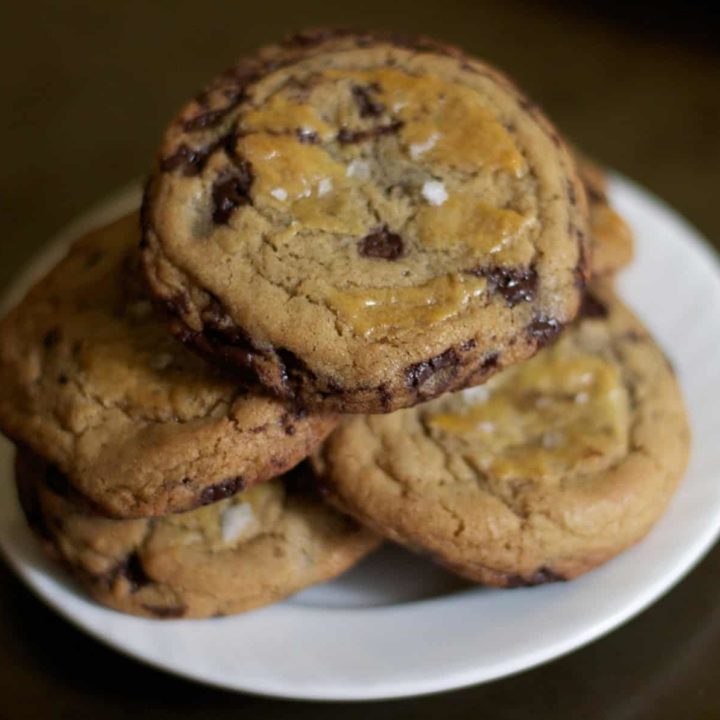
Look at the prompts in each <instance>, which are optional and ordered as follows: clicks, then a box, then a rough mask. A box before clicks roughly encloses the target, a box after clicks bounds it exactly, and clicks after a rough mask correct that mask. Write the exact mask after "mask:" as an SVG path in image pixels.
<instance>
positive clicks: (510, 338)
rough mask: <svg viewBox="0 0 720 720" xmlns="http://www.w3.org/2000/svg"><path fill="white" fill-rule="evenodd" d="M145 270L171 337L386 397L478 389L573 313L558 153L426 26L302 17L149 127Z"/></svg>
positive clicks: (540, 129)
mask: <svg viewBox="0 0 720 720" xmlns="http://www.w3.org/2000/svg"><path fill="white" fill-rule="evenodd" d="M145 210H146V211H145V213H144V241H143V252H142V257H143V265H144V268H145V272H146V275H147V279H148V282H149V286H150V288H151V292H152V293H154V295H155V296H156V297H157V298H158V299H159V300H160V301H162V302H163V303H164V304H165V306H166V307H167V308H168V309H169V310H170V311H171V312H172V313H173V314H174V316H175V321H174V323H173V326H174V331H175V333H176V334H177V335H178V337H180V339H181V340H183V341H184V342H186V343H188V344H190V345H194V346H196V347H199V348H200V349H201V350H202V351H203V352H205V353H214V354H215V355H216V356H218V357H220V358H222V359H223V360H224V361H229V362H233V363H235V364H236V365H238V366H241V367H249V368H251V369H252V370H253V371H254V372H255V373H256V374H257V377H258V378H259V380H260V382H261V383H263V384H264V385H265V386H266V387H268V388H269V389H271V390H272V391H274V392H275V393H277V394H278V395H280V396H284V397H290V398H295V399H299V400H301V401H302V402H303V403H305V404H306V405H308V406H321V407H324V408H326V409H331V410H340V411H344V412H388V411H391V410H394V409H396V408H401V407H406V406H410V405H413V404H415V403H417V402H419V401H421V400H427V399H430V398H433V397H435V396H437V395H440V394H441V393H443V392H445V391H447V390H452V389H457V388H461V387H465V386H467V385H472V384H478V383H481V382H483V381H484V380H486V379H487V378H488V377H489V376H490V375H492V374H493V373H494V372H496V371H497V370H499V369H501V368H503V367H505V366H509V365H512V364H514V363H517V362H519V361H521V360H524V359H526V358H528V357H529V356H531V355H532V354H533V353H534V352H535V351H536V350H537V349H538V348H539V347H541V346H542V345H544V344H545V343H546V342H547V341H548V340H549V339H550V338H551V337H553V336H554V335H555V334H556V333H557V332H558V331H559V330H560V329H561V328H562V327H563V326H564V325H565V324H566V323H568V322H569V321H570V320H572V318H573V317H574V315H575V313H576V311H577V307H578V304H579V300H580V294H581V289H582V286H583V282H584V276H585V273H586V271H587V268H586V263H585V259H584V250H585V247H584V245H585V242H586V240H585V238H586V225H587V209H586V198H585V192H584V190H583V187H582V184H581V183H580V182H579V180H578V178H577V176H576V172H575V167H574V161H573V159H572V158H571V156H570V154H569V153H568V151H567V150H566V148H565V145H564V143H563V142H562V140H561V139H560V138H559V136H558V134H557V133H556V131H555V130H554V129H553V127H552V126H551V125H550V123H549V122H548V121H547V120H546V119H545V118H544V117H543V115H542V114H541V112H540V111H539V110H538V108H537V107H536V106H534V105H533V104H532V103H531V102H530V101H529V100H528V99H527V98H525V97H524V96H523V95H522V94H521V93H520V92H519V91H518V90H517V89H516V88H515V87H514V86H513V85H512V83H511V82H510V81H509V80H508V79H507V78H505V77H504V76H503V75H501V74H500V73H498V72H497V71H495V70H494V69H492V68H491V67H489V66H487V65H486V64H484V63H481V62H479V61H477V60H475V59H473V58H471V57H467V56H465V55H463V54H462V53H461V52H460V51H458V50H456V49H454V48H449V47H446V46H443V45H440V44H438V43H435V42H434V41H430V40H427V39H423V38H421V39H415V40H409V39H407V38H402V37H397V36H392V35H377V34H376V35H372V34H362V33H361V34H352V33H344V32H339V31H321V32H312V33H305V34H301V35H299V36H296V37H294V38H292V39H290V40H289V41H287V42H286V43H285V44H283V45H282V46H278V47H271V48H266V49H264V50H261V51H260V52H259V53H258V55H257V56H256V57H254V58H250V59H245V60H241V61H240V62H239V63H238V64H237V65H236V66H235V67H234V68H232V69H230V70H229V71H227V72H226V73H224V74H223V75H221V76H220V77H218V78H217V79H216V80H215V81H214V82H213V83H212V84H211V85H210V86H209V87H208V88H207V89H206V90H205V91H204V92H202V93H201V94H200V95H199V96H198V97H197V98H196V99H195V100H193V101H192V102H191V103H190V104H189V105H187V106H186V107H185V108H184V109H183V110H182V112H181V113H180V114H179V116H178V117H177V118H176V119H175V120H174V122H173V123H172V125H171V126H170V128H169V129H168V131H167V133H166V135H165V138H164V140H163V143H162V147H161V150H160V155H159V160H158V163H157V166H156V167H155V169H154V172H153V174H152V177H151V179H150V182H149V184H148V186H147V191H146V196H145Z"/></svg>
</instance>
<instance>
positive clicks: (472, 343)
mask: <svg viewBox="0 0 720 720" xmlns="http://www.w3.org/2000/svg"><path fill="white" fill-rule="evenodd" d="M476 347H477V340H475V338H470V339H469V340H466V341H465V342H464V343H462V344H461V345H460V347H459V348H458V349H459V350H460V352H469V351H470V350H474V349H475V348H476Z"/></svg>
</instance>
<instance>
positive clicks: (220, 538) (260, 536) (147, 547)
mask: <svg viewBox="0 0 720 720" xmlns="http://www.w3.org/2000/svg"><path fill="white" fill-rule="evenodd" d="M16 477H17V483H18V491H19V495H20V499H21V502H22V505H23V509H24V510H25V513H26V516H27V518H28V520H29V522H30V525H31V526H32V528H33V529H34V530H35V532H36V534H37V535H38V536H39V537H40V539H41V540H42V541H43V545H44V547H45V548H46V550H47V551H48V552H49V553H50V554H51V555H52V556H53V557H54V558H56V559H58V560H60V561H61V562H62V563H63V564H64V565H66V566H67V567H68V568H69V569H70V570H71V571H72V572H73V574H74V575H75V576H76V577H77V578H78V579H79V580H80V582H81V583H82V584H83V585H84V586H85V588H86V589H87V591H88V592H89V593H90V594H91V595H92V596H93V597H94V598H95V599H96V600H97V601H98V602H100V603H102V604H103V605H107V606H108V607H111V608H114V609H116V610H120V611H121V612H126V613H132V614H133V615H144V616H147V617H153V618H202V617H213V616H218V615H230V614H233V613H239V612H244V611H246V610H251V609H252V608H256V607H260V606H261V605H267V604H269V603H272V602H275V601H276V600H280V599H282V598H284V597H287V596H288V595H292V594H293V593H295V592H298V591H299V590H302V589H303V588H305V587H308V586H309V585H313V584H315V583H319V582H323V581H325V580H329V579H330V578H333V577H335V576H336V575H339V574H340V573H342V572H344V571H345V570H347V569H348V568H350V567H351V566H352V565H354V564H355V563H356V562H357V561H358V560H360V559H361V558H363V557H364V556H365V555H367V554H368V553H369V552H371V551H372V550H374V549H375V548H376V547H377V546H378V545H379V543H380V541H379V539H378V538H377V537H375V536H374V535H372V534H371V533H370V532H369V531H367V530H364V529H362V528H360V527H359V526H358V525H356V524H355V522H354V521H353V520H350V519H349V518H347V517H345V516H343V515H341V514H340V513H338V512H336V511H335V510H332V509H331V508H329V507H327V506H325V505H324V504H323V503H321V502H320V501H319V500H317V499H314V498H313V497H312V496H311V495H310V494H309V493H308V492H304V491H302V490H298V489H297V488H296V487H294V485H293V479H292V478H290V479H288V480H284V479H282V478H278V479H274V480H270V481H269V482H266V483H261V484H260V485H256V486H255V487H253V488H250V489H249V490H245V491H243V492H241V493H238V494H237V495H234V496H233V497H232V498H227V499H225V500H221V501H220V502H217V503H214V504H213V505H210V506H208V507H204V508H199V509H197V510H192V511H190V512H186V513H181V514H178V515H170V516H167V517H163V518H149V519H137V520H111V519H109V518H104V517H100V516H98V515H94V514H92V513H91V512H89V511H88V510H87V509H85V508H82V507H81V506H78V505H76V504H74V503H73V502H72V501H71V500H69V499H68V498H67V497H65V496H64V494H63V492H62V490H61V489H59V488H62V487H63V485H64V484H65V481H64V480H63V479H62V478H61V477H59V476H58V473H57V471H55V470H53V469H52V468H51V467H50V466H49V465H47V464H46V463H45V462H44V461H43V460H42V459H40V458H39V456H36V455H32V454H31V453H28V452H27V451H21V452H20V453H18V456H17V459H16Z"/></svg>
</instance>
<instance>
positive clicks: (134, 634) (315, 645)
mask: <svg viewBox="0 0 720 720" xmlns="http://www.w3.org/2000/svg"><path fill="white" fill-rule="evenodd" d="M612 199H613V201H614V202H615V203H616V205H617V207H618V209H619V210H620V212H621V213H622V214H623V215H624V216H625V217H626V218H628V220H629V221H630V223H631V224H632V226H633V228H634V230H635V232H636V236H637V259H636V261H635V263H634V264H633V266H632V268H631V269H629V270H628V271H627V272H625V273H624V274H623V276H622V280H621V283H620V285H621V291H622V294H623V295H624V297H625V298H626V299H627V300H628V302H629V304H630V305H631V306H632V307H634V308H635V309H636V310H637V311H638V312H639V314H640V315H641V316H642V317H643V318H644V319H645V321H646V322H647V323H648V325H649V326H650V328H651V329H652V330H653V332H655V333H656V334H657V337H658V338H659V340H660V342H661V344H662V345H664V347H665V348H666V350H667V351H668V353H669V355H670V356H671V358H672V360H673V362H674V363H675V365H676V368H677V370H678V373H679V377H680V380H681V382H682V385H683V389H684V392H685V397H686V399H687V403H688V407H689V410H690V415H691V420H692V426H693V453H692V460H691V465H690V469H689V471H688V475H687V477H686V479H685V481H684V483H683V484H682V485H681V487H680V490H679V492H678V494H677V496H676V497H675V499H674V501H673V503H672V505H671V507H670V510H669V512H668V513H667V515H666V516H665V517H664V518H663V519H662V520H661V521H660V523H659V524H658V525H657V527H656V528H655V530H654V531H653V532H652V533H651V534H650V536H649V537H648V538H647V539H646V540H645V541H643V542H642V543H641V544H640V545H638V546H637V547H635V548H633V549H631V550H630V551H628V552H627V553H625V554H624V555H622V556H620V557H619V558H616V559H615V560H613V561H612V562H610V563H608V564H607V565H606V566H604V567H603V568H600V569H599V570H596V571H595V572H592V573H589V574H588V575H585V576H584V577H582V578H580V579H578V580H575V581H574V582H571V583H567V584H562V583H561V584H555V585H547V586H543V587H538V588H529V589H517V590H512V591H498V590H487V589H480V588H468V587H467V586H463V585H462V584H460V583H459V582H458V581H456V580H454V579H453V578H452V577H451V576H449V575H447V574H445V573H444V572H443V571H440V570H438V569H435V568H434V567H432V566H430V565H429V564H427V563H425V562H424V561H421V560H419V559H416V558H414V557H412V556H411V555H409V554H406V553H405V552H403V551H401V550H399V549H393V548H387V549H385V550H383V551H381V552H380V553H379V554H377V555H376V556H374V557H372V558H370V559H369V560H367V561H365V562H364V563H363V564H361V566H360V567H358V568H356V569H355V570H353V571H352V572H350V573H348V574H347V575H345V576H344V577H343V578H341V579H339V580H336V581H335V582H332V583H329V584H326V585H324V586H320V587H316V588H313V589H311V590H308V591H306V592H304V593H302V594H300V595H298V596H296V597H294V598H292V599H291V600H288V601H286V602H283V603H281V604H279V605H275V606H273V607H269V608H265V609H262V610H258V611H255V612H252V613H248V614H246V615H241V616H237V617H231V618H224V619H216V620H203V621H162V622H160V621H153V620H145V619H140V618H133V617H128V616H125V615H121V614H119V613H116V612H112V611H110V610H105V609H103V608H102V607H100V606H98V605H95V604H94V603H93V602H90V601H88V600H86V599H85V597H84V595H83V594H82V593H81V592H79V591H78V589H77V588H76V586H75V584H74V583H73V582H72V581H71V580H69V579H68V578H67V577H66V576H65V574H63V573H62V572H60V571H58V570H57V569H56V568H55V567H53V566H52V565H51V564H50V563H48V562H47V561H46V560H45V559H44V558H43V556H42V555H41V553H40V552H39V550H38V548H37V546H36V545H35V543H34V541H33V538H32V537H31V535H30V533H29V532H28V530H27V529H26V528H25V525H24V523H23V521H22V519H21V516H20V511H19V509H18V506H17V502H16V499H15V492H14V489H13V483H12V476H11V455H12V453H11V447H10V445H9V444H8V443H5V442H3V443H2V445H1V446H0V473H2V474H3V476H4V477H3V482H2V483H0V546H1V547H2V549H3V550H4V552H5V555H6V556H7V558H8V560H9V562H10V564H11V565H12V566H13V567H14V568H15V570H16V571H17V573H18V574H19V575H20V577H21V578H22V579H23V580H24V581H25V582H26V583H27V584H28V585H29V586H30V587H31V588H32V589H33V590H34V591H35V592H36V593H37V594H38V595H39V596H40V597H42V598H43V599H44V600H45V601H46V602H47V603H49V604H50V605H51V606H53V607H54V608H55V609H56V610H57V611H58V612H59V613H61V614H62V615H63V616H64V617H66V618H67V619H69V620H70V621H72V622H74V623H75V624H76V625H78V626H79V627H81V628H83V629H84V630H86V631H87V632H88V633H90V634H91V635H94V636H95V637H96V638H98V639H100V640H102V641H103V642H106V643H108V644H109V645H111V646H113V647H115V648H117V649H118V650H121V651H123V652H125V653H127V654H129V655H132V656H133V657H136V658H138V659H141V660H144V661H146V662H148V663H150V664H152V665H154V666H156V667H159V668H163V669H165V670H168V671H170V672H174V673H177V674H179V675H184V676H186V677H189V678H193V679H196V680H200V681H203V682H206V683H210V684H213V685H219V686H222V687H225V688H231V689H235V690H245V691H250V692H254V693H262V694H265V695H275V696H282V697H290V698H315V699H343V700H351V699H353V700H358V699H371V698H391V697H403V696H408V695H420V694H423V693H430V692H436V691H439V690H447V689H451V688H459V687H462V686H465V685H471V684H473V683H480V682H486V681H488V680H492V679H494V678H499V677H502V676H504V675H508V674H510V673H515V672H518V671H520V670H523V669H525V668H529V667H532V666H533V665H537V664H539V663H542V662H545V661H547V660H550V659H551V658H555V657H558V656H559V655H562V654H563V653H567V652H569V651H570V650H573V649H575V648H577V647H580V646H581V645H584V644H585V643H587V642H590V641H591V640H593V639H594V638H597V637H599V636H600V635H602V634H604V633H607V632H608V631H610V630H612V629H613V628H615V627H617V626H618V625H620V624H621V623H623V622H624V621H626V620H627V619H628V618H630V617H632V616H633V615H635V614H637V613H638V612H640V611H641V610H642V609H643V608H645V607H647V606H648V605H649V604H650V603H652V602H653V601H654V600H657V598H659V597H660V596H661V595H662V594H663V593H664V592H666V591H667V590H668V588H670V587H671V586H672V585H673V584H675V583H676V582H677V581H678V580H679V579H680V578H681V577H682V576H683V575H684V574H685V573H687V572H688V570H689V569H690V568H691V567H692V566H693V565H694V564H695V563H696V562H697V561H698V560H699V558H700V557H701V556H702V555H703V554H704V553H705V552H706V551H707V550H708V548H709V547H710V546H711V545H712V543H713V542H714V541H715V538H716V536H717V534H718V531H719V529H720V482H718V467H720V441H718V438H720V411H719V410H718V407H720V397H719V396H720V272H719V271H718V265H717V262H716V259H715V257H714V255H713V254H712V253H711V252H710V251H709V250H708V249H707V247H706V246H705V244H704V243H703V241H702V240H701V238H699V236H698V234H697V233H696V232H695V231H694V230H693V229H692V228H690V227H689V226H688V225H687V224H686V223H685V222H684V221H683V220H681V219H680V218H679V217H677V215H675V214H674V213H673V212H672V211H671V210H669V209H668V208H667V207H665V206H664V205H663V204H662V203H660V202H659V201H657V200H655V199H653V198H652V197H650V196H649V195H648V194H647V193H645V192H644V191H642V190H640V189H639V188H637V187H635V186H634V185H632V184H630V183H628V182H627V181H624V180H621V179H615V180H614V181H613V183H612ZM136 202H137V191H136V190H134V191H133V190H131V191H129V192H126V193H123V194H122V195H121V196H118V197H115V198H114V199H113V200H112V201H110V202H108V203H106V204H104V205H103V206H101V207H100V208H98V210H96V211H95V212H94V213H92V214H91V217H89V218H88V217H85V218H84V219H83V220H82V225H83V226H85V227H87V226H88V225H92V224H94V223H97V222H100V221H102V220H106V219H110V218H112V217H114V216H116V215H117V214H118V213H119V212H121V211H122V210H124V209H126V208H128V207H132V206H133V205H134V204H135V203H136ZM77 232H78V225H77V224H76V225H75V226H74V228H73V229H72V231H71V232H70V234H69V235H68V233H66V234H65V235H64V237H65V242H66V241H67V238H68V237H69V236H71V235H74V234H76V233H77ZM61 242H62V241H61ZM50 255H57V247H55V249H54V250H52V251H51V252H50ZM49 257H50V256H48V255H46V256H45V257H44V258H43V259H42V262H41V263H40V265H41V266H42V265H43V262H44V263H45V264H47V262H49V259H48V258H49ZM37 269H38V265H37V264H35V266H34V268H33V270H34V272H35V273H36V272H37ZM23 282H27V277H25V278H24V279H23V281H21V283H20V284H22V283H23ZM17 292H18V288H15V289H14V294H15V295H17Z"/></svg>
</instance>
